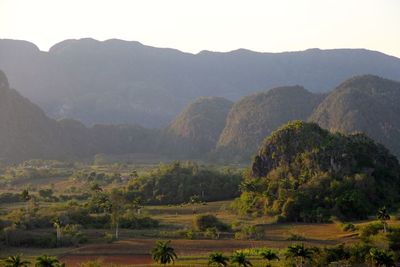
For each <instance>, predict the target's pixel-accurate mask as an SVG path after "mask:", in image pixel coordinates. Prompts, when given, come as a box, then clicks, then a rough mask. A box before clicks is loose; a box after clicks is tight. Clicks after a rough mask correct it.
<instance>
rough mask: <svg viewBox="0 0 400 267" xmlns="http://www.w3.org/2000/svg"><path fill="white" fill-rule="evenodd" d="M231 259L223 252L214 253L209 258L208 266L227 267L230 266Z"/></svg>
mask: <svg viewBox="0 0 400 267" xmlns="http://www.w3.org/2000/svg"><path fill="white" fill-rule="evenodd" d="M228 260H229V258H228V257H226V256H224V255H223V254H222V253H221V252H214V253H211V254H210V255H209V256H208V266H216V267H226V266H228Z"/></svg>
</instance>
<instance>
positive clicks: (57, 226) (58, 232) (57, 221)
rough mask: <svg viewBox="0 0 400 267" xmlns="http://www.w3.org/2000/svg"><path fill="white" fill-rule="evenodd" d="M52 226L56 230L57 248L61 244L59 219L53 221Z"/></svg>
mask: <svg viewBox="0 0 400 267" xmlns="http://www.w3.org/2000/svg"><path fill="white" fill-rule="evenodd" d="M53 226H54V228H56V233H57V246H59V245H60V243H61V220H60V218H56V219H55V220H54V221H53Z"/></svg>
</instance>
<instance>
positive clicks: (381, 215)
mask: <svg viewBox="0 0 400 267" xmlns="http://www.w3.org/2000/svg"><path fill="white" fill-rule="evenodd" d="M376 217H377V218H378V220H380V221H381V222H382V224H383V232H384V233H386V228H387V222H386V221H387V220H390V215H389V213H388V211H387V209H386V207H385V206H383V207H382V208H380V209H379V210H378V213H377V214H376Z"/></svg>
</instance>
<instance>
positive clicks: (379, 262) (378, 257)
mask: <svg viewBox="0 0 400 267" xmlns="http://www.w3.org/2000/svg"><path fill="white" fill-rule="evenodd" d="M369 257H370V259H371V261H372V262H373V263H374V264H375V266H378V267H393V266H396V265H395V261H394V254H393V252H389V251H386V250H384V249H377V248H372V249H371V250H370V251H369Z"/></svg>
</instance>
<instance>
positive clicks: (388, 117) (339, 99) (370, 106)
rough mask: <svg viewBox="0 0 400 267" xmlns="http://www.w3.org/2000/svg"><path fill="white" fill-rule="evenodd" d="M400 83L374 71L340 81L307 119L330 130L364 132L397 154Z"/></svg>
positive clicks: (399, 153)
mask: <svg viewBox="0 0 400 267" xmlns="http://www.w3.org/2000/svg"><path fill="white" fill-rule="evenodd" d="M399 115H400V83H399V82H396V81H391V80H387V79H383V78H380V77H377V76H373V75H365V76H358V77H354V78H351V79H349V80H347V81H345V82H343V83H342V84H341V85H340V86H339V87H337V88H336V89H335V90H334V91H333V92H332V93H330V94H329V96H327V97H326V98H325V100H324V101H323V102H322V103H321V104H320V105H319V106H318V108H317V109H316V110H315V112H314V113H313V114H312V116H311V118H310V120H312V121H314V122H317V123H318V124H319V125H320V126H321V127H323V128H326V129H328V130H330V131H339V132H343V133H353V132H364V133H366V134H367V135H368V136H370V137H371V138H373V139H374V140H376V141H378V142H381V143H382V144H384V145H385V146H386V147H387V148H389V149H390V150H391V152H392V153H394V154H396V155H397V156H398V157H399V156H400V117H399Z"/></svg>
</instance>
